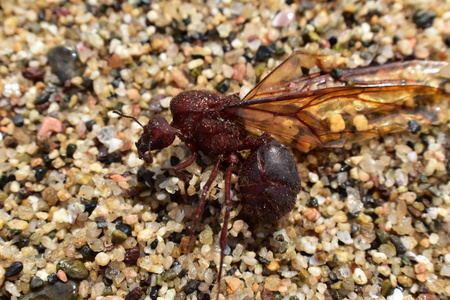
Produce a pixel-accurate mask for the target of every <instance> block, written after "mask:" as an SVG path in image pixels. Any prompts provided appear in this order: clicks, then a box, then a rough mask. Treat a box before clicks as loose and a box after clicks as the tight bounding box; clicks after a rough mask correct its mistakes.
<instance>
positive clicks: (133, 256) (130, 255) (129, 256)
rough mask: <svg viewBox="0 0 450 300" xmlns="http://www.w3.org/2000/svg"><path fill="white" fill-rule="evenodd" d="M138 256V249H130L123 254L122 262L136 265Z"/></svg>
mask: <svg viewBox="0 0 450 300" xmlns="http://www.w3.org/2000/svg"><path fill="white" fill-rule="evenodd" d="M139 256H140V250H139V247H134V248H131V249H129V250H127V252H125V258H124V262H126V263H128V264H130V265H136V263H137V260H138V258H139Z"/></svg>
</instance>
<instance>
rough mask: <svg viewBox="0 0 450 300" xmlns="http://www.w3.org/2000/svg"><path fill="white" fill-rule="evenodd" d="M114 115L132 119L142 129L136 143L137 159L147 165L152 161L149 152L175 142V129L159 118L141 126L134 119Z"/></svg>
mask: <svg viewBox="0 0 450 300" xmlns="http://www.w3.org/2000/svg"><path fill="white" fill-rule="evenodd" d="M114 113H116V114H118V115H120V116H122V117H126V118H130V119H133V120H134V121H135V122H136V123H138V124H139V125H141V127H142V128H143V129H144V132H143V133H142V135H141V137H140V138H139V140H138V141H137V142H136V147H137V150H138V155H139V158H140V159H143V160H145V161H146V162H148V163H151V162H152V161H153V158H152V154H151V152H150V151H152V150H160V149H164V148H166V147H168V146H169V145H171V144H172V143H173V141H174V140H175V129H174V128H173V127H172V126H170V124H169V123H167V121H166V119H164V118H163V117H161V116H155V117H154V118H152V119H150V121H148V124H147V125H145V126H143V125H142V124H141V123H140V122H139V121H138V120H137V119H136V118H135V117H131V116H127V115H124V114H122V113H120V112H118V111H114Z"/></svg>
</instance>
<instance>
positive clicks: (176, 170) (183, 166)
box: [172, 152, 198, 182]
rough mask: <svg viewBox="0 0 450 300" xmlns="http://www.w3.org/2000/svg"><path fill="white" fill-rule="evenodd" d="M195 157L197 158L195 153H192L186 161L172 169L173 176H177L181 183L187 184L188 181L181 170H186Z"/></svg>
mask: <svg viewBox="0 0 450 300" xmlns="http://www.w3.org/2000/svg"><path fill="white" fill-rule="evenodd" d="M197 156H198V154H197V152H193V153H192V155H191V156H190V157H189V158H188V159H186V160H185V161H183V162H181V163H179V164H178V165H176V166H174V167H173V168H172V170H173V172H174V173H175V175H177V177H178V178H180V179H181V180H182V181H184V182H187V181H188V179H187V177H186V175H185V174H184V173H182V172H181V170H183V169H186V168H187V167H189V166H190V165H192V163H193V162H194V161H195V160H196V159H197Z"/></svg>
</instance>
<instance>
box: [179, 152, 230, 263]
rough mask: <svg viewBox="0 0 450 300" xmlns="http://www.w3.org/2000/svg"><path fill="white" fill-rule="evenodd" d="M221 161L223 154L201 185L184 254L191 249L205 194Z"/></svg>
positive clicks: (215, 175)
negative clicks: (200, 192)
mask: <svg viewBox="0 0 450 300" xmlns="http://www.w3.org/2000/svg"><path fill="white" fill-rule="evenodd" d="M222 161H223V155H220V156H219V157H218V159H217V162H216V165H215V166H214V169H213V170H212V172H211V175H210V176H209V178H208V180H207V181H206V183H205V185H204V186H203V191H202V194H201V196H200V199H199V201H198V203H197V208H196V210H195V215H194V225H193V226H192V229H191V234H190V236H189V241H188V244H187V247H186V254H188V253H189V252H190V250H191V245H192V241H193V240H194V234H195V231H196V230H197V224H198V220H199V219H200V217H201V215H202V212H203V206H204V205H205V199H206V196H207V195H208V192H209V188H210V187H211V184H212V183H213V181H214V179H216V177H217V173H218V171H219V165H220V163H221V162H222Z"/></svg>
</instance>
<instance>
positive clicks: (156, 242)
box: [150, 240, 158, 250]
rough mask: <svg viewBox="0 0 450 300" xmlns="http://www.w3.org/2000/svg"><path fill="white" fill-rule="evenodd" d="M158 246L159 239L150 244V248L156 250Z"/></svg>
mask: <svg viewBox="0 0 450 300" xmlns="http://www.w3.org/2000/svg"><path fill="white" fill-rule="evenodd" d="M156 247H158V240H154V241H153V242H152V243H151V244H150V248H151V249H153V250H155V249H156Z"/></svg>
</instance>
